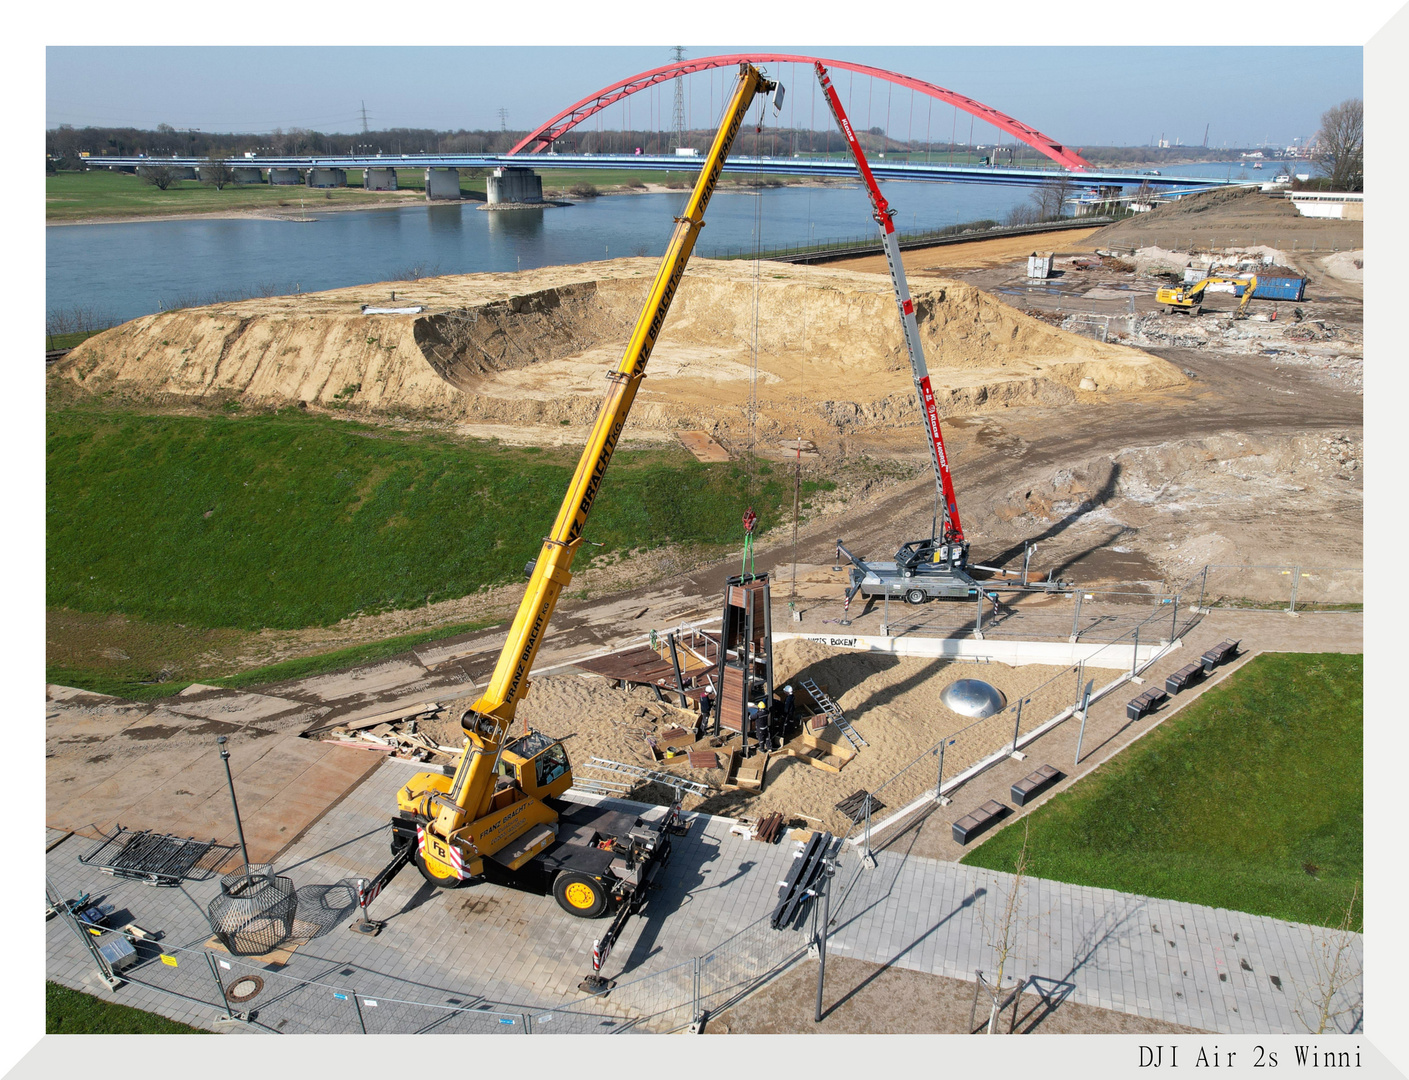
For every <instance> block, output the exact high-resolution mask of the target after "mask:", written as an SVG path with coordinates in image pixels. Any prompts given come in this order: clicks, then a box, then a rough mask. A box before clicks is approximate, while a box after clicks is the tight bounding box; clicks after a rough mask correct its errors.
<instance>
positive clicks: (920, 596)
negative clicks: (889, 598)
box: [905, 589, 928, 604]
mask: <svg viewBox="0 0 1409 1080" xmlns="http://www.w3.org/2000/svg"><path fill="white" fill-rule="evenodd" d="M926 599H928V597H926V596H925V590H924V589H907V590H906V592H905V602H906V603H907V604H923V603H924V602H925V600H926Z"/></svg>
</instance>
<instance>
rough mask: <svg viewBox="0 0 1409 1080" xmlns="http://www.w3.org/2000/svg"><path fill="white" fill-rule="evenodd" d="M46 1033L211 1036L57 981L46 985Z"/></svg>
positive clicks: (205, 1032) (197, 1029)
mask: <svg viewBox="0 0 1409 1080" xmlns="http://www.w3.org/2000/svg"><path fill="white" fill-rule="evenodd" d="M44 1031H45V1033H46V1034H48V1035H208V1034H210V1033H209V1032H207V1031H203V1030H201V1029H200V1028H196V1027H191V1026H190V1025H189V1024H178V1023H177V1022H176V1021H175V1020H168V1019H167V1018H166V1017H164V1016H158V1015H157V1014H156V1013H149V1012H143V1011H142V1010H141V1009H134V1008H132V1006H130V1005H119V1004H118V1003H117V1002H115V1001H104V1000H103V999H102V998H97V997H94V996H93V995H92V994H84V993H80V992H79V991H77V990H70V989H69V988H68V987H67V986H60V985H59V984H58V983H56V982H46V983H45V984H44Z"/></svg>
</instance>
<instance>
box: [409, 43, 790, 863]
mask: <svg viewBox="0 0 1409 1080" xmlns="http://www.w3.org/2000/svg"><path fill="white" fill-rule="evenodd" d="M777 89H778V88H777V84H776V83H773V82H771V81H769V80H767V79H765V78H764V77H763V75H762V73H761V72H759V71H758V69H756V68H755V67H753V66H752V65H751V64H747V63H745V64H741V65H740V66H739V81H738V85H737V86H736V88H735V90H734V94H733V97H732V98H731V100H730V102H729V104H728V106H727V108H726V109H725V112H724V116H723V119H722V121H721V123H720V127H719V131H718V133H717V134H716V135H715V137H714V142H713V144H712V146H711V147H710V150H709V153H708V155H707V157H706V158H705V160H704V162H703V163H702V166H701V168H700V173H699V177H698V179H697V180H696V183H695V188H694V191H693V192H692V194H691V196H690V199H689V201H688V202H687V203H686V205H685V209H684V211H683V214H682V216H680V217H678V218H676V219H675V220H676V223H677V224H676V227H675V232H674V234H673V235H672V237H671V240H670V243H669V245H668V246H667V248H666V251H665V254H664V255H663V256H662V258H661V262H660V266H659V268H658V269H657V271H656V276H655V280H654V281H653V282H652V284H651V289H650V292H649V294H648V296H647V299H646V303H645V306H644V307H643V308H642V309H641V314H640V315H639V316H638V318H637V320H636V326H635V328H634V329H633V330H632V333H631V338H630V341H629V343H628V344H627V347H626V351H625V353H624V355H623V356H622V359H621V363H620V364H618V365H617V367H616V369H615V370H614V371H611V372H609V373H608V374H607V380H608V388H607V394H606V398H605V399H604V400H603V402H602V405H601V407H600V409H599V410H598V412H597V418H596V421H595V422H594V423H593V425H592V433H591V435H590V436H589V438H588V440H587V445H586V446H585V447H584V448H583V450H582V456H581V458H580V459H579V460H578V463H577V469H576V471H575V472H574V473H573V477H572V482H571V483H570V484H569V485H568V489H567V493H566V494H565V495H564V497H563V502H562V505H561V507H560V508H559V510H558V516H557V519H556V520H555V521H554V523H553V529H552V532H551V533H550V534H549V535H548V536H547V537H545V538H544V541H543V547H542V550H541V551H540V553H539V555H538V558H537V560H535V562H534V563H532V564H530V565H531V567H532V571H531V574H530V576H529V581H528V588H527V590H526V591H525V593H524V598H523V601H522V602H521V603H520V604H519V609H518V613H517V614H516V615H515V616H514V621H513V624H512V626H511V627H510V629H509V635H508V637H507V639H506V640H505V642H504V647H503V650H502V651H501V652H500V654H499V660H498V663H497V664H496V665H495V668H494V673H493V675H492V676H491V677H490V680H489V684H488V686H487V687H486V688H485V691H484V693H483V695H482V696H481V697H480V698H479V699H478V700H477V701H476V702H475V703H474V705H472V706H471V707H470V708H469V709H468V710H467V711H466V712H465V714H464V716H463V717H462V718H461V721H460V725H461V728H462V729H463V730H464V733H465V735H466V736H467V738H468V740H469V745H468V746H467V747H466V751H465V754H464V756H463V757H462V758H461V760H460V764H459V767H458V768H457V769H456V771H455V775H454V777H453V779H452V780H451V781H450V783H449V784H448V785H444V784H443V782H442V783H435V782H434V778H433V777H431V776H429V775H427V776H418V777H416V778H415V779H414V780H413V782H412V783H411V784H408V785H407V787H406V788H405V789H404V790H403V792H402V795H401V796H399V797H398V801H399V802H400V803H401V805H402V806H403V808H404V809H410V810H412V811H413V812H414V813H415V815H416V817H417V818H418V819H419V820H421V821H423V822H424V825H423V826H421V827H419V833H418V840H417V844H418V848H419V849H420V852H419V853H420V856H421V858H422V859H423V861H424V866H425V867H426V869H427V870H429V871H430V872H431V873H432V874H433V875H434V876H435V877H437V878H443V879H447V880H450V879H453V880H460V879H463V878H464V877H466V876H470V875H471V874H473V873H477V872H478V871H477V870H474V869H473V867H475V866H476V865H477V864H479V863H480V857H481V856H488V855H494V854H495V853H496V852H502V851H504V850H506V849H507V845H509V844H511V843H512V842H513V841H515V840H516V839H518V838H519V837H521V836H523V835H524V834H525V832H526V831H527V830H528V829H529V828H530V827H531V826H533V825H536V824H541V823H542V822H543V821H545V820H546V821H552V820H553V819H554V818H555V817H556V815H554V814H553V813H552V811H550V810H548V809H547V808H546V807H544V806H543V804H542V803H541V802H539V801H538V800H536V799H523V800H520V801H517V802H513V803H512V804H506V805H504V806H502V807H501V806H500V805H499V804H498V802H496V800H495V777H496V766H497V765H498V762H499V757H500V754H501V751H502V750H503V748H504V746H505V740H506V737H507V736H508V733H509V728H510V725H511V723H512V721H513V718H514V712H515V709H516V707H517V705H518V703H519V701H520V700H521V699H522V698H523V697H524V695H525V694H526V693H527V692H528V686H529V679H528V675H529V671H530V670H531V669H532V667H533V662H534V658H535V657H536V656H537V655H538V649H539V647H540V646H541V644H542V642H543V636H544V633H545V632H546V630H547V627H548V621H549V620H550V619H551V618H552V615H553V610H554V608H555V607H556V605H557V602H558V597H559V595H560V593H561V592H562V590H563V588H564V587H565V586H566V585H567V584H568V582H570V581H571V580H572V573H571V567H572V561H573V556H574V555H576V554H577V549H578V548H579V547H580V546H581V544H582V542H583V529H584V528H585V527H586V524H587V518H588V515H589V514H590V513H591V511H592V505H593V503H594V501H595V500H596V498H597V494H598V492H599V490H600V488H601V483H602V477H603V475H604V474H605V473H606V470H607V466H608V464H610V462H611V458H612V453H613V451H614V450H615V449H616V445H617V441H618V440H619V439H620V437H621V432H622V428H623V427H624V425H625V423H626V418H627V414H628V413H629V412H630V411H631V405H632V402H633V401H634V400H635V397H636V392H637V390H638V388H639V387H640V384H641V380H642V379H643V378H644V377H645V373H646V362H647V361H648V360H649V359H650V356H651V350H652V349H653V348H654V347H655V344H656V341H657V339H658V338H659V336H660V332H661V327H662V325H663V324H664V322H665V317H666V314H667V312H669V310H670V304H671V301H672V300H673V299H674V297H675V293H676V290H677V289H678V288H679V286H680V279H681V276H682V275H683V274H684V272H685V266H686V264H687V263H688V262H689V259H690V254H691V252H692V251H693V250H694V247H695V241H696V239H697V237H698V236H699V231H700V229H701V228H702V227H703V225H704V211H705V208H706V206H708V204H709V200H710V196H711V195H712V194H713V192H714V188H715V185H716V183H717V182H718V180H719V175H720V172H721V171H722V169H723V166H724V161H725V159H726V158H727V157H728V155H729V149H730V147H731V146H732V145H733V143H734V139H735V137H736V136H737V135H738V133H739V128H740V127H741V125H742V124H743V121H744V116H745V113H746V112H747V110H748V108H749V106H750V104H752V102H753V99H754V97H755V96H756V95H757V94H759V93H761V92H768V91H775V90H777ZM779 100H780V95H775V105H776V104H777V103H778V101H779ZM491 811H493V812H491ZM532 853H533V852H532V851H531V850H529V851H525V852H522V853H517V854H516V855H515V863H514V865H518V863H519V862H521V861H523V859H525V858H527V857H529V856H531V855H532ZM467 870H468V873H467Z"/></svg>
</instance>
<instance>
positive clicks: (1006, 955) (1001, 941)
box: [976, 820, 1029, 1035]
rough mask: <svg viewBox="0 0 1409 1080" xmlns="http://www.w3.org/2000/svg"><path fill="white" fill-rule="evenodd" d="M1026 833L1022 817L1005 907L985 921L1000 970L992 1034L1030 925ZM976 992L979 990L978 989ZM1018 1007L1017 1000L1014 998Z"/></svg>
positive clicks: (990, 1019) (991, 1017)
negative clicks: (1025, 882) (1006, 979)
mask: <svg viewBox="0 0 1409 1080" xmlns="http://www.w3.org/2000/svg"><path fill="white" fill-rule="evenodd" d="M1027 834H1028V823H1027V821H1026V820H1024V821H1023V842H1022V847H1021V848H1019V849H1018V856H1017V858H1016V859H1014V860H1013V880H1012V881H1011V882H1010V883H1009V885H1008V893H1007V896H1006V897H1005V898H1004V900H1003V908H1002V910H1001V911H999V912H998V913H997V915H996V916H995V918H994V922H993V923H991V924H990V923H988V919H987V917H986V916H985V918H984V922H985V924H986V925H987V927H988V931H989V941H988V946H989V948H991V949H992V950H993V954H994V959H995V960H996V961H997V964H998V970H997V971H996V972H995V974H994V978H993V987H992V989H991V991H990V993H991V995H992V999H993V1000H992V1003H991V1006H990V1008H989V1013H988V1034H990V1035H992V1034H993V1033H994V1031H996V1030H997V1027H998V1013H999V1011H1000V1010H1001V1009H1002V1008H1003V1005H1004V1004H1005V1001H1004V998H1003V978H1004V973H1005V970H1006V969H1007V967H1008V962H1009V960H1012V959H1015V957H1014V954H1015V953H1016V952H1017V950H1018V935H1019V933H1021V932H1023V931H1024V930H1026V928H1027V924H1028V921H1029V920H1028V919H1026V918H1024V917H1023V914H1022V906H1023V879H1024V878H1025V877H1026V876H1027ZM1018 989H1019V987H1018V986H1016V985H1015V986H1014V987H1013V988H1012V995H1013V998H1014V999H1016V997H1017V992H1018ZM976 992H977V991H976ZM1014 1007H1015V1008H1016V1000H1014Z"/></svg>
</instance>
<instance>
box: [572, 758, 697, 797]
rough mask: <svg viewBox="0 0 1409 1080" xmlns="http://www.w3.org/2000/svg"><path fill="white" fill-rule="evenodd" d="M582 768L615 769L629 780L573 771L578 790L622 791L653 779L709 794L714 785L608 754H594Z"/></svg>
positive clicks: (617, 792) (611, 771)
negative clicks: (624, 781)
mask: <svg viewBox="0 0 1409 1080" xmlns="http://www.w3.org/2000/svg"><path fill="white" fill-rule="evenodd" d="M582 768H584V769H596V770H598V771H599V772H604V773H616V774H617V775H618V776H621V777H624V778H626V779H627V780H628V781H629V782H627V783H623V782H622V781H621V780H615V779H611V778H606V777H604V778H602V779H598V778H597V777H595V776H584V777H579V776H577V775H576V773H574V775H573V787H575V788H577V789H578V790H579V791H589V792H593V793H594V794H600V795H608V794H624V793H625V792H627V791H630V790H631V789H632V788H635V787H637V786H638V785H640V784H644V783H648V782H649V783H656V784H661V785H664V786H665V787H669V788H675V789H676V790H678V791H682V790H683V791H688V792H689V793H690V794H692V795H700V796H705V795H710V794H712V793H713V791H714V788H712V787H710V786H709V785H708V784H705V783H701V782H700V781H698V780H690V779H688V778H686V777H683V776H676V775H675V774H674V773H667V772H659V771H657V770H655V769H646V768H642V767H641V766H640V765H630V764H627V763H626V762H624V761H611V760H610V759H608V758H599V757H594V758H593V759H592V760H591V762H589V763H588V764H586V765H584V766H582Z"/></svg>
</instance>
